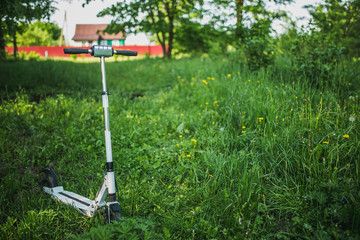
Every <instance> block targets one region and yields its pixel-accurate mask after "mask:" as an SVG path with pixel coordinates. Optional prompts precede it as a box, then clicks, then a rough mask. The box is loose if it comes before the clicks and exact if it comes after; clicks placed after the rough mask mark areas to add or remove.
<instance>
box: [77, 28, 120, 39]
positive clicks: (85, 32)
mask: <svg viewBox="0 0 360 240" xmlns="http://www.w3.org/2000/svg"><path fill="white" fill-rule="evenodd" d="M107 25H108V24H76V29H75V35H74V37H73V38H72V39H73V40H74V41H97V40H99V39H100V40H119V39H125V35H124V34H123V33H122V32H119V33H118V34H108V33H103V32H102V31H103V30H105V28H106V27H107Z"/></svg>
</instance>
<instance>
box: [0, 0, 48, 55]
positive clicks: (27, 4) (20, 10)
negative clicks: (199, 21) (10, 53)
mask: <svg viewBox="0 0 360 240" xmlns="http://www.w3.org/2000/svg"><path fill="white" fill-rule="evenodd" d="M53 3H54V1H53V0H26V1H25V0H3V1H1V2H0V58H5V36H6V35H9V36H11V37H12V38H13V39H15V40H16V33H17V32H22V31H23V30H24V29H23V26H24V25H26V24H27V23H29V22H31V21H33V20H35V19H36V20H41V19H43V18H46V17H49V16H50V14H51V13H53V12H54V11H55V8H54V7H53V6H52V4H53Z"/></svg>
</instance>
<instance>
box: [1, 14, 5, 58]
mask: <svg viewBox="0 0 360 240" xmlns="http://www.w3.org/2000/svg"><path fill="white" fill-rule="evenodd" d="M5 57H6V54H5V39H4V31H3V29H2V22H1V18H0V59H4V58H5Z"/></svg>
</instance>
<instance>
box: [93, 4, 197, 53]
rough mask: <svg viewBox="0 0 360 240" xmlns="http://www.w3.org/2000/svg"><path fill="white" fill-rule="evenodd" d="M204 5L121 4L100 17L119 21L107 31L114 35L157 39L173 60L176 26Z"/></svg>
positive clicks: (110, 8)
mask: <svg viewBox="0 0 360 240" xmlns="http://www.w3.org/2000/svg"><path fill="white" fill-rule="evenodd" d="M202 3H203V2H202V1H196V0H191V1H165V2H164V1H161V0H156V1H153V0H151V1H138V2H130V3H127V2H118V3H117V4H114V5H112V6H111V7H108V8H106V9H103V10H102V11H101V12H100V13H99V14H98V16H107V15H110V16H112V17H114V18H115V19H114V20H113V21H112V23H111V24H110V25H109V26H108V27H107V29H106V31H107V32H110V33H114V32H116V33H117V32H120V31H124V32H137V31H141V32H146V33H151V34H153V35H156V40H157V42H159V43H160V45H161V46H162V48H163V52H164V57H167V58H169V59H171V56H172V49H173V44H174V43H173V42H174V39H175V37H176V35H174V32H175V27H176V25H178V24H179V22H180V19H181V18H182V19H184V18H188V19H190V15H193V14H194V13H195V14H196V13H197V12H199V10H198V9H197V6H198V5H201V4H202Z"/></svg>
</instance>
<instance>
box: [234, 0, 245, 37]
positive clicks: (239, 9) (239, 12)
mask: <svg viewBox="0 0 360 240" xmlns="http://www.w3.org/2000/svg"><path fill="white" fill-rule="evenodd" d="M235 5H236V30H235V37H236V40H237V39H241V40H243V37H244V36H243V27H242V26H243V25H242V19H243V7H244V0H235Z"/></svg>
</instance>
